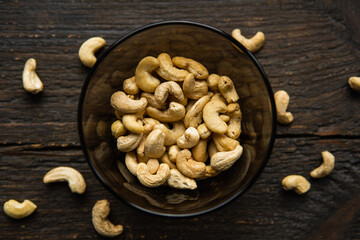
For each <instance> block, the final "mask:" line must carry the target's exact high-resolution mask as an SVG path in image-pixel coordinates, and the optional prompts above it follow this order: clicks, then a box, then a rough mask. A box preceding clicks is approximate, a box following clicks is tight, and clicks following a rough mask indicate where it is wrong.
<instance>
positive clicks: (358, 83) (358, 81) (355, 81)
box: [348, 77, 360, 92]
mask: <svg viewBox="0 0 360 240" xmlns="http://www.w3.org/2000/svg"><path fill="white" fill-rule="evenodd" d="M348 83H349V86H350V87H351V88H352V89H353V90H354V91H356V92H360V77H350V78H349V80H348Z"/></svg>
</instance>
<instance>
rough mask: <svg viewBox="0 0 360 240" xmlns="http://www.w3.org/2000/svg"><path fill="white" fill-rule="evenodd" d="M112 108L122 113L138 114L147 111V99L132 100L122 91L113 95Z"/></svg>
mask: <svg viewBox="0 0 360 240" xmlns="http://www.w3.org/2000/svg"><path fill="white" fill-rule="evenodd" d="M110 103H111V106H112V107H113V108H115V109H116V110H118V111H120V112H122V113H137V112H141V111H143V110H145V108H146V105H147V100H146V98H143V97H142V98H140V99H139V100H133V99H130V98H129V97H128V96H126V94H125V93H124V92H122V91H118V92H115V93H114V94H113V95H111V100H110Z"/></svg>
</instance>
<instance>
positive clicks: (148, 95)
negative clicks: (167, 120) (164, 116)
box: [141, 92, 166, 110]
mask: <svg viewBox="0 0 360 240" xmlns="http://www.w3.org/2000/svg"><path fill="white" fill-rule="evenodd" d="M141 97H144V98H146V100H147V101H148V105H147V106H148V107H154V108H157V109H159V110H164V109H166V103H165V102H164V103H159V102H158V101H156V99H155V96H154V94H152V93H147V92H143V93H141Z"/></svg>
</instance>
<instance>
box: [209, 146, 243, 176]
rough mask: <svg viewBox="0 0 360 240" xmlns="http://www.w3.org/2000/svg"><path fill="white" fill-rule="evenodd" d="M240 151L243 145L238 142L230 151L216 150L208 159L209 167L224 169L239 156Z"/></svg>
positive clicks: (241, 151)
mask: <svg viewBox="0 0 360 240" xmlns="http://www.w3.org/2000/svg"><path fill="white" fill-rule="evenodd" d="M242 153H243V147H242V146H241V145H240V144H238V145H237V146H236V148H235V149H234V150H232V151H226V152H217V153H215V154H214V155H213V156H212V157H211V159H210V164H211V167H212V168H213V169H214V170H217V171H225V170H227V169H229V168H230V167H231V166H232V165H233V164H234V163H235V162H236V161H237V160H238V159H239V158H240V157H241V154H242Z"/></svg>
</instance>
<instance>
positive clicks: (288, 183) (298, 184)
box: [282, 175, 311, 194]
mask: <svg viewBox="0 0 360 240" xmlns="http://www.w3.org/2000/svg"><path fill="white" fill-rule="evenodd" d="M282 186H283V188H284V189H285V190H286V191H289V190H293V191H295V192H296V193H297V194H303V193H306V192H307V191H309V189H310V186H311V184H310V183H309V182H308V180H306V178H304V177H303V176H300V175H289V176H287V177H285V178H284V179H283V180H282Z"/></svg>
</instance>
